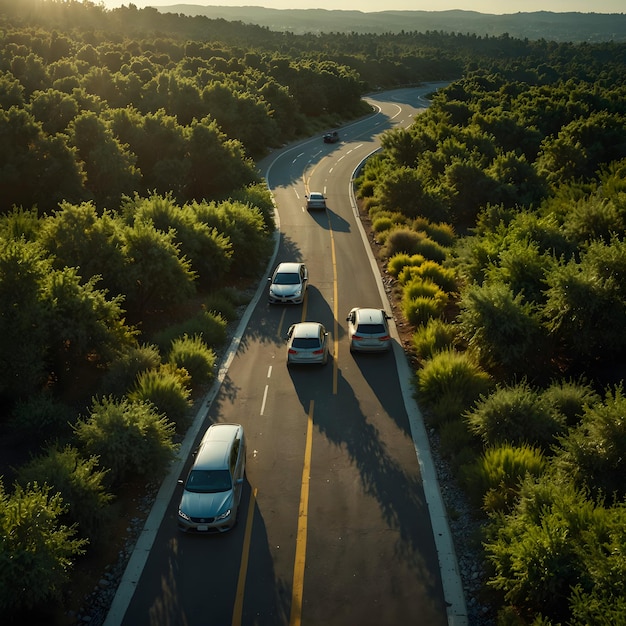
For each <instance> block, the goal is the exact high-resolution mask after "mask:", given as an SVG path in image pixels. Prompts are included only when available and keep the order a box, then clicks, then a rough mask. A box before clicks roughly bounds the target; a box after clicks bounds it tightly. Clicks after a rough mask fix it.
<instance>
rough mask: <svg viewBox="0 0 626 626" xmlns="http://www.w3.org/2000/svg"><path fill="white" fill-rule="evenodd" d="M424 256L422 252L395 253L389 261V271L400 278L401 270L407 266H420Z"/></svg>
mask: <svg viewBox="0 0 626 626" xmlns="http://www.w3.org/2000/svg"><path fill="white" fill-rule="evenodd" d="M424 260H425V259H424V257H423V256H421V255H420V254H413V255H411V254H406V253H405V252H399V253H398V254H394V255H393V256H392V257H391V258H390V259H389V261H388V262H387V271H388V272H389V273H390V274H391V275H392V276H393V277H394V278H398V276H399V274H400V272H401V271H402V270H403V269H404V268H405V267H407V266H408V267H413V266H419V265H421V264H422V263H423V262H424Z"/></svg>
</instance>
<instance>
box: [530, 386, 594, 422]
mask: <svg viewBox="0 0 626 626" xmlns="http://www.w3.org/2000/svg"><path fill="white" fill-rule="evenodd" d="M600 400H601V398H600V396H599V395H598V393H597V392H596V391H595V389H594V388H593V387H592V386H591V385H590V384H589V383H586V382H584V381H579V382H576V381H573V380H567V379H560V380H556V381H553V382H552V383H551V384H550V385H549V386H548V387H547V388H546V389H544V390H543V391H542V392H541V401H542V402H545V403H546V405H547V406H548V407H549V409H550V411H551V413H552V414H553V415H554V416H555V418H556V419H557V420H558V421H559V422H562V423H563V424H566V425H567V426H568V427H571V426H576V425H578V424H579V423H580V422H581V420H582V417H583V415H584V413H585V409H586V408H587V407H592V406H594V405H595V404H597V403H598V402H600Z"/></svg>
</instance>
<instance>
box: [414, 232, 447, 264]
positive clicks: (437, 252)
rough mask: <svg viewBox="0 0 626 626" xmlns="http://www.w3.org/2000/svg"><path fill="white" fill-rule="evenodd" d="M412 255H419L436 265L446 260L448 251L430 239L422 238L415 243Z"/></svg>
mask: <svg viewBox="0 0 626 626" xmlns="http://www.w3.org/2000/svg"><path fill="white" fill-rule="evenodd" d="M414 253H417V254H421V255H422V256H424V257H425V258H427V259H430V260H431V261H437V263H443V262H444V261H445V260H446V259H447V258H448V250H446V248H444V247H443V246H442V245H440V244H438V243H437V242H436V241H433V240H432V239H431V238H430V237H422V238H421V239H420V240H419V241H418V242H417V244H416V246H415V249H414Z"/></svg>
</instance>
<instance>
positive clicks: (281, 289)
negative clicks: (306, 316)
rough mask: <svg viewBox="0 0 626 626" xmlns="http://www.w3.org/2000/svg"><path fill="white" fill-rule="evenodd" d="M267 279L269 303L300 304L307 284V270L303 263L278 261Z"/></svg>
mask: <svg viewBox="0 0 626 626" xmlns="http://www.w3.org/2000/svg"><path fill="white" fill-rule="evenodd" d="M268 281H269V283H270V288H269V293H268V299H269V302H270V304H279V303H283V304H300V303H301V302H302V301H303V300H304V294H305V293H306V288H307V286H308V284H309V272H308V270H307V268H306V265H305V264H304V263H280V264H279V265H278V267H277V268H276V269H275V270H274V273H273V274H272V276H270V278H268Z"/></svg>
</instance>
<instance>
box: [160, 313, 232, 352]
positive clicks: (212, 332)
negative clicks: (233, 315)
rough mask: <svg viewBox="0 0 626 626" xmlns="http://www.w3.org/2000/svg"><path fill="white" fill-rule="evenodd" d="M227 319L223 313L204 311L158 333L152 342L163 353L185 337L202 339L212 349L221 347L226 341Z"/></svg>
mask: <svg viewBox="0 0 626 626" xmlns="http://www.w3.org/2000/svg"><path fill="white" fill-rule="evenodd" d="M226 325H227V322H226V319H225V318H224V317H223V316H222V314H221V313H217V312H215V311H208V310H202V311H200V312H199V313H197V314H196V315H194V316H193V317H191V318H189V319H187V320H184V321H183V322H180V323H179V324H173V325H172V326H168V327H167V328H165V329H164V330H162V331H160V332H159V333H157V334H156V335H155V336H154V337H153V338H152V340H153V341H154V343H156V344H157V345H158V346H159V348H160V349H161V351H162V352H167V351H168V350H169V348H170V346H171V344H172V342H173V341H175V340H176V339H178V338H179V337H183V336H184V335H188V336H190V337H193V336H196V335H197V336H198V337H201V338H202V340H203V341H204V343H206V344H207V345H208V346H211V347H219V346H221V345H223V344H224V342H225V341H226Z"/></svg>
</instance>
